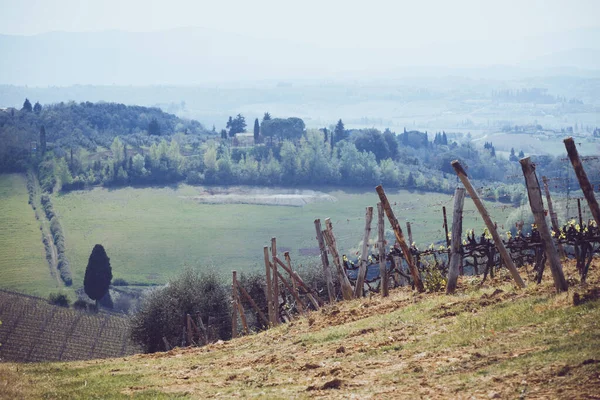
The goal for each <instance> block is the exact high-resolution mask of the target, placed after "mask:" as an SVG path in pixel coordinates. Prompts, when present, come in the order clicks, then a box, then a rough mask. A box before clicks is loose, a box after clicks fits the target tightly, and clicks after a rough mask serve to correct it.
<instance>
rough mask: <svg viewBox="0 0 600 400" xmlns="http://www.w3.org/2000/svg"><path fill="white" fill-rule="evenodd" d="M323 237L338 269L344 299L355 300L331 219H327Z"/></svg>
mask: <svg viewBox="0 0 600 400" xmlns="http://www.w3.org/2000/svg"><path fill="white" fill-rule="evenodd" d="M323 236H324V237H325V241H326V242H327V246H328V247H329V252H330V253H331V257H332V258H333V263H334V264H335V268H336V269H337V274H338V279H339V281H340V285H341V287H342V297H343V298H344V300H351V299H352V298H354V290H353V289H352V284H350V280H349V279H348V275H347V274H346V270H344V266H343V265H342V262H341V261H340V254H339V253H338V250H337V244H336V241H335V236H334V234H333V224H332V223H331V219H330V218H327V219H325V230H324V231H323Z"/></svg>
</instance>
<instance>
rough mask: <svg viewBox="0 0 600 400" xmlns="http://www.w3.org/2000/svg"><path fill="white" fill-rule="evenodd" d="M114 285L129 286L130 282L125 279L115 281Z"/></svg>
mask: <svg viewBox="0 0 600 400" xmlns="http://www.w3.org/2000/svg"><path fill="white" fill-rule="evenodd" d="M112 284H113V286H129V282H127V281H126V280H125V279H123V278H117V279H113V281H112Z"/></svg>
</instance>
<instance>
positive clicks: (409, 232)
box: [406, 221, 414, 246]
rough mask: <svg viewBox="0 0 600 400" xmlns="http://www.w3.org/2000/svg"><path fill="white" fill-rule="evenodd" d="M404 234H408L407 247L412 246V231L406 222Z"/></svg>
mask: <svg viewBox="0 0 600 400" xmlns="http://www.w3.org/2000/svg"><path fill="white" fill-rule="evenodd" d="M406 232H407V233H408V242H409V243H408V245H409V246H412V244H413V243H414V242H413V237H412V229H411V226H410V222H408V221H406Z"/></svg>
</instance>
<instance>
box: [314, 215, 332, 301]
mask: <svg viewBox="0 0 600 400" xmlns="http://www.w3.org/2000/svg"><path fill="white" fill-rule="evenodd" d="M315 230H316V231H317V242H318V243H319V250H320V252H321V263H322V264H323V273H324V274H325V280H326V281H327V294H328V295H329V302H330V303H333V302H335V288H334V287H333V279H332V277H331V269H330V268H329V258H328V257H327V250H326V249H325V240H324V239H323V230H322V229H321V220H320V219H318V218H317V219H315Z"/></svg>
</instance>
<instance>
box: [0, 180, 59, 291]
mask: <svg viewBox="0 0 600 400" xmlns="http://www.w3.org/2000/svg"><path fill="white" fill-rule="evenodd" d="M27 198H28V194H27V186H26V178H25V175H20V174H5V175H0V227H1V228H2V229H0V282H2V283H1V287H2V289H8V290H14V291H18V292H25V293H29V294H33V295H38V296H43V297H45V296H47V295H48V293H50V292H52V291H56V289H57V282H56V280H53V279H52V277H51V275H50V270H49V267H48V263H47V262H46V258H45V254H44V245H43V244H42V234H41V232H40V229H39V226H40V225H39V222H38V221H37V220H36V219H35V215H34V211H33V209H32V208H31V206H30V205H29V204H27Z"/></svg>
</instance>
